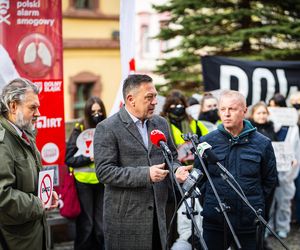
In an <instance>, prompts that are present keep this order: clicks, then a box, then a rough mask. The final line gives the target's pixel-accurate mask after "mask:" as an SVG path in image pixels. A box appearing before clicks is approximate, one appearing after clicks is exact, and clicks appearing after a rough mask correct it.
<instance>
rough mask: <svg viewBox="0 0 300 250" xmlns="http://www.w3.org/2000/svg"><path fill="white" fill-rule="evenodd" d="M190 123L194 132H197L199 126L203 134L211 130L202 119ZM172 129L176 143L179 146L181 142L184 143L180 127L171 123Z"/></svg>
mask: <svg viewBox="0 0 300 250" xmlns="http://www.w3.org/2000/svg"><path fill="white" fill-rule="evenodd" d="M189 125H190V129H191V130H192V133H193V134H196V133H197V126H198V128H199V129H200V131H201V135H202V136H203V135H206V134H208V132H209V131H208V129H207V127H205V125H204V124H203V123H202V122H201V121H196V120H192V121H191V122H190V124H189ZM171 130H172V134H173V139H174V143H175V145H176V146H179V145H181V144H184V143H185V141H184V140H183V139H182V137H181V135H182V132H181V131H180V129H179V128H177V127H176V126H175V125H173V124H171Z"/></svg>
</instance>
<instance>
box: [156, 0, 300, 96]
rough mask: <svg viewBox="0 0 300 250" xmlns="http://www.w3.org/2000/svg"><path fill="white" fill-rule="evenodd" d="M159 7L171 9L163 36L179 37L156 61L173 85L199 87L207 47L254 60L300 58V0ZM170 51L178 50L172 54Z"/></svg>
mask: <svg viewBox="0 0 300 250" xmlns="http://www.w3.org/2000/svg"><path fill="white" fill-rule="evenodd" d="M154 8H155V9H156V10H157V11H158V12H159V13H164V12H167V13H169V15H170V19H169V20H168V21H166V23H165V24H164V26H163V28H162V29H161V31H160V33H159V35H158V39H161V40H163V41H169V40H171V39H174V38H179V39H180V42H179V44H178V46H176V47H174V48H171V49H168V50H166V51H165V53H166V58H165V59H163V60H162V61H161V62H160V64H159V65H158V67H157V72H158V73H160V74H162V75H164V77H165V79H166V80H167V83H168V84H167V85H166V86H167V87H168V89H169V88H174V87H175V88H179V89H183V90H185V91H189V90H193V91H199V90H200V89H199V88H200V82H201V69H200V55H201V53H203V52H204V51H206V52H208V53H209V54H210V55H222V56H230V57H239V58H248V59H251V60H299V59H300V43H299V38H300V0H284V1H282V0H263V1H253V0H170V1H169V2H168V3H167V4H165V5H163V6H154ZM170 52H171V53H174V52H177V55H176V56H171V57H168V53H170ZM170 55H171V54H170ZM165 90H167V89H165Z"/></svg>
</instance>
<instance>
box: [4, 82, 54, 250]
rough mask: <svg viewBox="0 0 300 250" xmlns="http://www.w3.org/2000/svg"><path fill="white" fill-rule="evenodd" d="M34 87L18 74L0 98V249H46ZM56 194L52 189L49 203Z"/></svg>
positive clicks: (37, 99)
mask: <svg viewBox="0 0 300 250" xmlns="http://www.w3.org/2000/svg"><path fill="white" fill-rule="evenodd" d="M38 93H39V91H38V88H37V87H36V86H35V85H34V84H33V83H31V82H30V81H28V80H26V79H23V78H19V79H15V80H13V81H11V82H10V83H9V84H7V85H6V86H5V87H4V88H3V91H2V94H1V98H0V101H1V102H0V110H1V114H0V159H1V162H0V249H3V250H7V249H20V250H23V249H24V250H29V249H33V250H43V249H46V238H45V236H46V233H45V229H46V228H45V224H44V223H45V212H44V211H45V209H44V204H43V202H42V200H40V198H39V197H38V196H37V189H38V174H39V171H40V170H41V168H42V165H41V160H40V154H39V152H38V149H37V147H36V145H35V136H34V133H33V130H34V123H35V121H36V119H37V117H38V116H39V115H40V113H39V106H40V102H39V98H38ZM57 205H58V197H57V194H56V192H55V191H53V197H52V206H51V207H50V209H52V208H55V207H57Z"/></svg>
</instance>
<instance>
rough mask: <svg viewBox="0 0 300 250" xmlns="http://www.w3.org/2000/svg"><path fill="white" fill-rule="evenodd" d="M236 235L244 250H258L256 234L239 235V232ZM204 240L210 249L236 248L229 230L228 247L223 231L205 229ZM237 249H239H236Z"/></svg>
mask: <svg viewBox="0 0 300 250" xmlns="http://www.w3.org/2000/svg"><path fill="white" fill-rule="evenodd" d="M236 233H237V237H238V239H239V241H240V243H241V246H242V249H243V250H256V233H245V234H238V232H236ZM203 238H204V241H205V243H206V245H207V247H208V249H213V250H224V249H228V248H229V247H230V246H234V247H235V243H234V239H233V237H232V235H231V232H230V230H229V229H228V233H227V241H226V242H227V244H226V246H224V232H223V231H216V230H207V229H204V230H203ZM235 249H237V248H236V247H235Z"/></svg>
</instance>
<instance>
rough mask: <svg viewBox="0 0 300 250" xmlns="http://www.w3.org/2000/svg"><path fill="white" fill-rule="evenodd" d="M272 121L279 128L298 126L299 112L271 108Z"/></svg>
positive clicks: (292, 109)
mask: <svg viewBox="0 0 300 250" xmlns="http://www.w3.org/2000/svg"><path fill="white" fill-rule="evenodd" d="M268 110H269V112H270V117H269V118H270V120H272V121H273V122H274V124H275V125H277V126H296V125H297V122H298V112H297V110H296V109H294V108H279V107H269V108H268Z"/></svg>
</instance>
